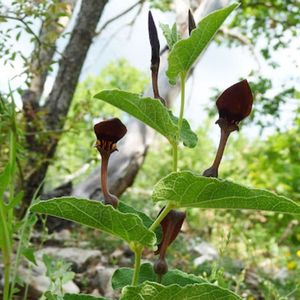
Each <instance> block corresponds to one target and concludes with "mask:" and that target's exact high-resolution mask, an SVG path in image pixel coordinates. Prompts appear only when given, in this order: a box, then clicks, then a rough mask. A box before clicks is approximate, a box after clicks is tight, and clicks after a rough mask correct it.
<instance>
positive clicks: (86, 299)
mask: <svg viewBox="0 0 300 300" xmlns="http://www.w3.org/2000/svg"><path fill="white" fill-rule="evenodd" d="M64 300H108V298H103V297H95V296H90V295H84V294H65V295H64Z"/></svg>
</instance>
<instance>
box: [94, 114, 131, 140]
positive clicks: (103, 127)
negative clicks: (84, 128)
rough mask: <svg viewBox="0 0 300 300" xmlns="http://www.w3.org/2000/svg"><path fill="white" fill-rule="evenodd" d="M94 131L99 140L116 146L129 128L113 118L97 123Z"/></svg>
mask: <svg viewBox="0 0 300 300" xmlns="http://www.w3.org/2000/svg"><path fill="white" fill-rule="evenodd" d="M94 131H95V134H96V137H97V140H99V141H107V142H112V143H114V144H115V143H117V142H118V141H119V140H120V139H121V138H122V137H123V136H124V135H125V134H126V132H127V128H126V126H125V125H124V124H123V123H122V122H121V121H120V120H119V119H118V118H113V119H109V120H105V121H102V122H100V123H97V124H96V125H95V126H94Z"/></svg>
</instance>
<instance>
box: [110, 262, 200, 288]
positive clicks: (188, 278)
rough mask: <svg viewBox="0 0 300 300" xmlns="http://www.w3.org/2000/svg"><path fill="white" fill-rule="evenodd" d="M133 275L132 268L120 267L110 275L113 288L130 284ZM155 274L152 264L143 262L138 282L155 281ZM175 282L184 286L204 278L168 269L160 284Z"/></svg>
mask: <svg viewBox="0 0 300 300" xmlns="http://www.w3.org/2000/svg"><path fill="white" fill-rule="evenodd" d="M132 276H133V269H132V268H120V269H117V270H116V271H115V272H114V274H113V276H112V287H113V289H121V288H123V287H125V286H127V285H130V284H131V278H132ZM156 280H157V275H156V274H155V272H154V270H153V266H152V265H151V264H150V263H144V264H142V265H141V269H140V276H139V282H138V283H139V284H142V283H143V282H145V281H154V282H155V281H156ZM174 282H176V283H177V284H178V285H180V286H185V285H187V284H192V283H203V282H206V281H205V280H204V279H202V278H200V277H198V276H195V275H193V274H187V273H184V272H182V271H180V270H176V269H175V270H169V271H168V272H167V273H166V274H165V275H164V276H163V278H162V282H161V283H162V285H171V284H174Z"/></svg>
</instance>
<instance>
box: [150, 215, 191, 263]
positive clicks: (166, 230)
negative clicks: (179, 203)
mask: <svg viewBox="0 0 300 300" xmlns="http://www.w3.org/2000/svg"><path fill="white" fill-rule="evenodd" d="M185 217H186V214H185V213H184V212H181V211H176V210H173V209H172V210H170V211H169V213H168V214H167V215H166V216H165V217H164V219H163V220H162V221H161V223H160V224H161V226H162V232H163V236H162V240H161V242H160V244H159V245H158V249H157V250H156V251H155V254H160V255H161V257H164V255H165V252H166V250H167V248H168V247H169V246H170V245H171V244H172V242H173V241H174V240H175V239H176V237H177V235H178V234H179V232H180V229H181V227H182V224H183V221H184V219H185ZM162 252H163V253H162Z"/></svg>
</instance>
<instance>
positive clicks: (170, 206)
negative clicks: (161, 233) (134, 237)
mask: <svg viewBox="0 0 300 300" xmlns="http://www.w3.org/2000/svg"><path fill="white" fill-rule="evenodd" d="M172 208H173V205H172V203H171V201H168V203H167V205H166V206H165V208H164V209H163V211H162V212H161V213H160V214H159V216H158V217H157V218H156V220H155V221H154V222H153V223H152V225H151V226H150V228H149V229H150V230H152V231H154V230H155V229H156V228H157V226H159V224H160V222H161V221H162V220H163V219H164V217H165V216H166V215H167V214H168V212H169V211H170V210H171V209H172Z"/></svg>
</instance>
